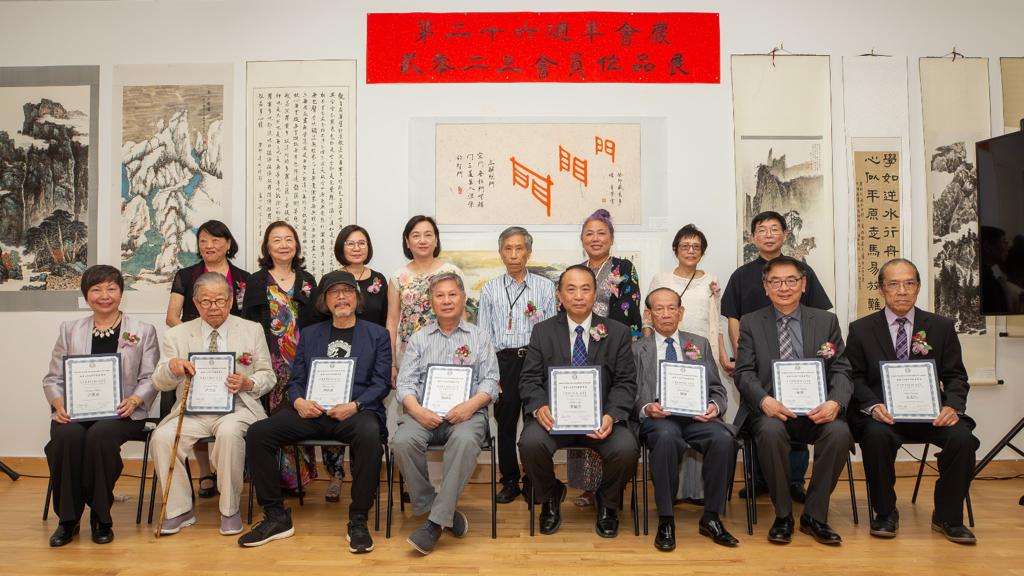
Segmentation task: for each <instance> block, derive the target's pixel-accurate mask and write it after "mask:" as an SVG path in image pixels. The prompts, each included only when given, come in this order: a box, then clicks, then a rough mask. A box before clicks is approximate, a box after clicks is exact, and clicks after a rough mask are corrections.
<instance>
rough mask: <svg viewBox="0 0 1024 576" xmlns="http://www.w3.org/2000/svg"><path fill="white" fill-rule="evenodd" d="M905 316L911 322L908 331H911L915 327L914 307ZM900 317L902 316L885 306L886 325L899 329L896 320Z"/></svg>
mask: <svg viewBox="0 0 1024 576" xmlns="http://www.w3.org/2000/svg"><path fill="white" fill-rule="evenodd" d="M903 318H906V319H907V321H908V322H909V324H910V325H909V326H908V327H907V331H908V332H909V331H910V330H911V329H913V327H914V309H913V308H911V309H910V312H907V314H906V315H905V316H903ZM899 319H900V316H897V315H896V313H895V312H893V311H892V310H889V307H888V306H886V307H885V324H886V326H893V327H896V328H897V329H899V325H898V324H896V321H897V320H899Z"/></svg>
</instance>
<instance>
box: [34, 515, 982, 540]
mask: <svg viewBox="0 0 1024 576" xmlns="http://www.w3.org/2000/svg"><path fill="white" fill-rule="evenodd" d="M932 530H934V531H936V532H939V533H941V534H942V535H943V536H945V537H946V540H949V541H950V542H956V543H957V544H977V543H978V539H977V538H976V537H975V536H974V532H971V531H970V530H968V529H967V527H966V526H964V525H963V524H961V525H959V526H952V525H950V524H949V523H948V522H942V521H940V520H938V519H937V518H936V517H935V515H934V514H933V515H932ZM50 543H51V546H52V545H53V540H52V539H51V540H50Z"/></svg>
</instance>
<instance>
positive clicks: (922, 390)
mask: <svg viewBox="0 0 1024 576" xmlns="http://www.w3.org/2000/svg"><path fill="white" fill-rule="evenodd" d="M879 367H880V369H881V371H882V395H883V396H885V409H886V410H888V411H889V414H891V415H892V419H893V420H895V421H897V422H931V421H932V420H935V419H936V418H938V417H939V412H941V411H942V402H941V397H940V396H939V379H938V376H937V372H936V370H935V361H934V360H911V361H904V362H885V361H883V362H879Z"/></svg>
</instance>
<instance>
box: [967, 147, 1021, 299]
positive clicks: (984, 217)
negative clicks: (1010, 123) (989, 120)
mask: <svg viewBox="0 0 1024 576" xmlns="http://www.w3.org/2000/svg"><path fill="white" fill-rule="evenodd" d="M976 150H977V158H978V252H979V254H980V257H981V258H980V260H981V276H980V283H981V313H982V314H984V315H986V316H993V315H999V316H1001V315H1012V314H1024V131H1022V132H1013V133H1010V134H1006V135H1003V136H997V137H995V138H991V139H989V140H982V141H981V142H978V143H977V144H976Z"/></svg>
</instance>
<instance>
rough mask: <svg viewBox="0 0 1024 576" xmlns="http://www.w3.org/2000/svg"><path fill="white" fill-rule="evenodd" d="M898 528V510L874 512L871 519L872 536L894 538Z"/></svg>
mask: <svg viewBox="0 0 1024 576" xmlns="http://www.w3.org/2000/svg"><path fill="white" fill-rule="evenodd" d="M899 528H900V512H899V510H893V511H892V512H890V513H889V514H885V515H883V514H876V515H875V517H874V518H872V519H871V530H870V533H871V535H872V536H875V537H877V538H895V537H896V531H897V530H899Z"/></svg>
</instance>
